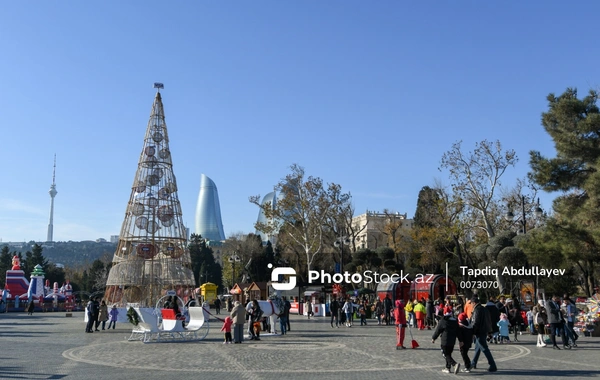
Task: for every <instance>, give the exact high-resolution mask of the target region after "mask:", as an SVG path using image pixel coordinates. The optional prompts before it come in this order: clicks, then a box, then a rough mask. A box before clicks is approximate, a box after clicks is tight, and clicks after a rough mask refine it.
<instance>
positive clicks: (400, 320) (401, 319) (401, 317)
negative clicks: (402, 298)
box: [394, 307, 406, 326]
mask: <svg viewBox="0 0 600 380" xmlns="http://www.w3.org/2000/svg"><path fill="white" fill-rule="evenodd" d="M394 321H396V325H403V326H406V313H405V312H404V310H402V308H400V307H396V308H394Z"/></svg>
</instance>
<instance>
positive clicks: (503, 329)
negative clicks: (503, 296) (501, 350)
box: [497, 313, 510, 343]
mask: <svg viewBox="0 0 600 380" xmlns="http://www.w3.org/2000/svg"><path fill="white" fill-rule="evenodd" d="M497 325H498V327H499V328H500V333H499V334H500V343H504V342H505V341H506V343H509V342H510V339H509V338H508V328H509V327H510V322H508V316H507V315H506V314H504V313H502V314H500V320H499V321H498V323H497Z"/></svg>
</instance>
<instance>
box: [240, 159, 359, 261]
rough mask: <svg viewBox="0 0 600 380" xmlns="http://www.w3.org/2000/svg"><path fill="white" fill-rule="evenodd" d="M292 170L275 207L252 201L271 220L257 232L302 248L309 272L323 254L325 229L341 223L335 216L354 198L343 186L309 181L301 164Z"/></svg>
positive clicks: (257, 198)
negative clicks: (330, 223)
mask: <svg viewBox="0 0 600 380" xmlns="http://www.w3.org/2000/svg"><path fill="white" fill-rule="evenodd" d="M290 169H291V173H290V174H288V175H287V176H286V177H285V178H283V179H282V180H281V181H280V182H279V183H278V184H277V185H276V186H275V191H276V192H277V193H278V196H277V200H276V202H275V204H271V203H270V202H268V203H267V204H261V203H260V196H258V195H256V196H251V197H250V198H249V200H250V202H251V203H253V204H255V205H257V206H258V207H259V208H261V209H262V211H263V212H264V214H265V217H266V218H267V220H268V222H266V223H260V222H257V223H256V225H255V227H256V229H257V230H258V231H261V232H263V233H265V234H266V235H269V236H272V235H275V234H276V233H280V234H281V233H283V234H285V235H286V236H287V238H288V243H291V244H294V245H296V246H297V247H299V248H300V250H301V251H302V253H303V254H304V259H305V265H306V268H307V272H308V271H310V270H311V266H312V265H313V263H314V261H315V258H316V257H317V256H318V255H319V254H321V253H322V252H323V248H324V244H325V242H326V239H325V236H326V233H325V231H324V226H325V225H326V224H327V221H328V220H332V219H333V220H339V219H340V218H339V216H337V215H335V214H336V212H338V211H339V210H340V205H343V204H346V203H348V202H350V199H351V197H350V194H346V193H342V192H341V186H340V185H336V184H334V183H331V184H327V185H325V184H324V183H323V180H322V179H321V178H318V177H312V176H308V177H307V176H306V173H305V171H304V168H302V167H301V166H299V165H297V164H293V165H292V166H291V167H290Z"/></svg>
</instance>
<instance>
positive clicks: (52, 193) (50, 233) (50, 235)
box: [46, 154, 58, 242]
mask: <svg viewBox="0 0 600 380" xmlns="http://www.w3.org/2000/svg"><path fill="white" fill-rule="evenodd" d="M48 194H50V222H48V235H47V236H46V241H48V242H52V241H54V240H52V239H53V238H54V236H53V235H54V197H56V194H58V191H56V154H55V155H54V169H53V171H52V185H50V190H49V191H48Z"/></svg>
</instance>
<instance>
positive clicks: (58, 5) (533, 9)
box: [0, 0, 600, 242]
mask: <svg viewBox="0 0 600 380" xmlns="http://www.w3.org/2000/svg"><path fill="white" fill-rule="evenodd" d="M599 12H600V3H598V2H595V1H581V2H577V4H576V5H575V4H570V3H566V2H563V1H527V2H517V1H509V2H491V1H485V2H484V1H452V2H444V1H418V2H415V1H412V2H409V1H385V0H382V1H376V2H370V1H355V0H337V1H336V0H331V1H315V0H312V1H311V0H307V1H266V0H258V1H154V0H144V1H142V0H129V1H117V0H107V1H96V2H92V1H76V0H64V1H55V2H47V1H41V0H38V1H28V2H22V1H12V2H4V3H3V5H2V12H0V73H1V76H2V87H1V88H0V112H1V114H2V119H1V121H0V131H1V132H2V133H1V135H0V136H1V137H0V148H1V159H0V160H1V161H0V162H1V164H0V174H1V176H2V180H3V181H2V182H3V184H2V186H1V187H0V239H1V241H2V242H8V241H15V242H22V241H30V240H35V241H45V240H46V234H47V228H48V221H49V213H50V196H49V195H48V190H49V189H50V185H51V183H52V174H53V159H54V155H55V154H56V189H57V190H58V195H57V196H56V198H55V211H54V240H55V241H69V240H73V241H80V240H96V239H98V238H105V239H109V238H110V236H111V235H118V234H119V232H120V229H121V224H122V223H123V219H124V216H125V209H126V206H127V202H128V200H129V196H130V194H131V187H132V183H133V179H134V176H135V173H136V169H137V163H138V159H139V156H140V152H141V149H142V146H143V138H144V134H145V131H146V127H147V123H148V118H149V115H150V110H151V106H152V102H153V99H154V95H155V90H154V89H153V88H152V85H153V83H154V82H162V83H164V86H165V88H164V90H162V91H161V93H162V98H163V104H164V108H165V115H166V123H167V128H168V132H169V139H170V141H169V144H170V148H171V152H172V159H173V169H174V173H175V176H176V178H177V183H178V188H179V191H178V197H179V200H180V202H181V205H182V210H183V219H184V223H185V224H186V225H187V227H189V228H190V229H191V230H192V231H193V230H194V214H195V210H196V201H197V198H198V192H199V185H200V175H201V174H202V173H204V174H206V175H207V176H208V177H210V178H211V179H212V180H213V181H214V182H215V183H216V185H217V188H218V192H219V198H220V202H221V214H222V219H223V225H224V230H225V234H226V235H227V236H229V235H232V234H236V233H249V232H254V223H255V221H256V218H257V215H258V208H257V207H256V206H255V205H253V204H251V203H250V202H249V201H248V197H249V196H252V195H261V196H264V195H265V194H266V193H268V192H270V191H272V190H273V186H274V185H275V184H277V182H279V181H280V179H282V178H283V177H285V175H286V174H288V173H290V169H289V167H290V165H292V164H299V165H300V166H302V167H304V168H305V171H306V173H307V175H311V176H315V177H320V178H321V179H323V181H324V182H326V183H336V184H340V185H341V186H342V189H343V190H344V191H345V192H350V193H351V194H352V199H353V202H354V207H355V210H356V214H357V215H358V214H362V213H364V212H365V211H366V210H372V211H383V209H388V210H391V211H396V212H400V213H407V214H408V217H412V216H414V213H415V209H416V203H417V196H418V193H419V190H420V189H421V188H422V187H423V186H433V185H434V183H435V181H436V180H440V181H441V182H442V183H443V184H444V185H449V184H450V180H449V177H448V173H447V172H445V171H440V170H439V169H438V168H439V166H440V160H441V157H442V155H443V153H444V152H446V151H448V150H449V149H450V148H451V146H452V144H453V143H454V142H457V141H462V146H463V149H464V151H469V150H472V149H473V148H474V146H475V143H476V142H479V141H482V140H484V139H486V140H489V141H495V140H499V141H500V142H501V143H502V146H503V148H504V149H514V150H515V151H516V153H517V156H518V157H519V162H518V163H517V165H516V166H515V167H514V168H510V169H509V170H508V171H507V172H506V174H505V175H504V177H503V179H502V184H503V187H505V188H509V187H511V186H513V185H514V183H515V181H516V179H517V178H523V177H524V176H525V175H526V174H527V172H528V171H529V151H531V150H539V151H541V152H542V153H543V154H544V155H547V156H554V154H555V151H554V145H553V143H552V140H551V139H550V138H549V136H548V134H547V133H546V132H545V131H544V129H543V127H542V125H541V122H540V119H541V113H542V112H544V111H546V110H547V109H548V103H547V100H546V97H547V95H548V94H550V93H556V94H560V93H562V92H563V91H565V89H567V88H568V87H575V88H577V89H578V90H579V93H580V96H583V95H585V94H586V93H587V92H588V91H589V90H590V89H597V88H599V84H600V80H599V79H598V74H599V70H600V69H599V68H600V65H599V64H598V62H599V61H600V51H599V50H598V49H597V48H596V43H595V40H596V35H597V15H598V13H599ZM556 195H557V194H541V197H540V198H541V202H542V207H543V208H544V209H546V210H548V209H549V208H551V201H552V199H553V198H554V197H555V196H556Z"/></svg>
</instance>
